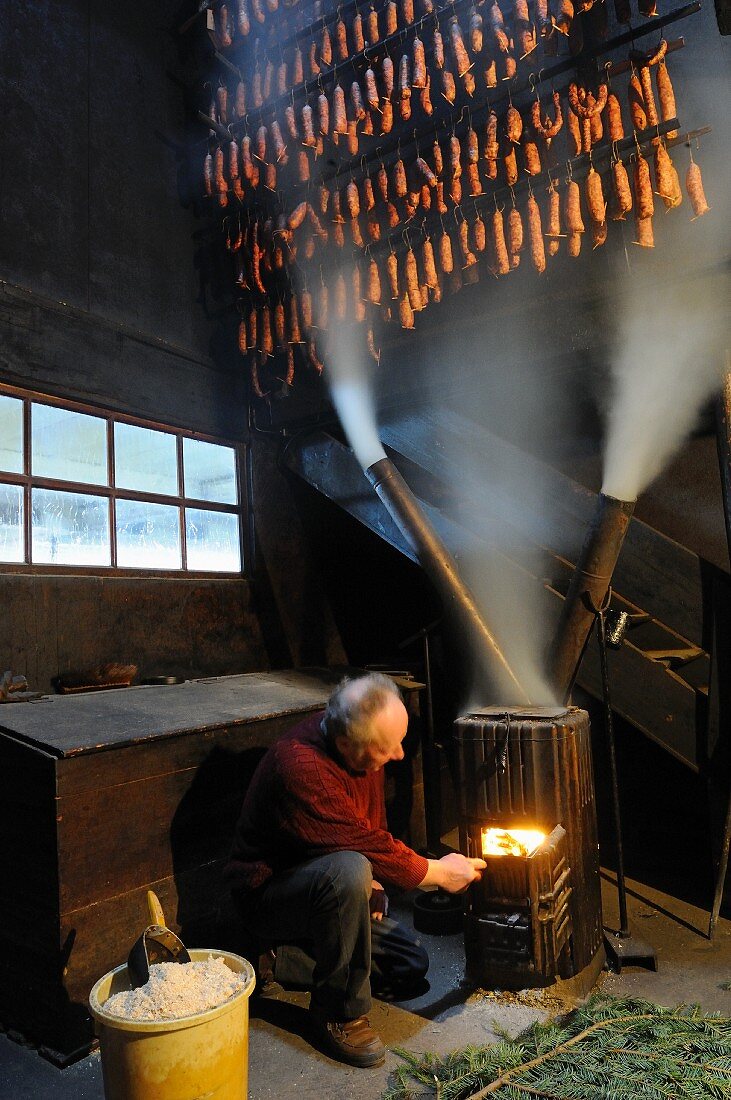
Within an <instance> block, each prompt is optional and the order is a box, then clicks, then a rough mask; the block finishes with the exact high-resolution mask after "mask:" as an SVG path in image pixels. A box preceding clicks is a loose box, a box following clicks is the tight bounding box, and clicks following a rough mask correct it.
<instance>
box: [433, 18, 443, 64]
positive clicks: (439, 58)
mask: <svg viewBox="0 0 731 1100" xmlns="http://www.w3.org/2000/svg"><path fill="white" fill-rule="evenodd" d="M432 59H433V61H434V64H435V65H436V67H437V68H438V69H443V68H444V39H443V38H442V33H441V31H440V30H439V27H436V28H435V30H434V51H433V53H432Z"/></svg>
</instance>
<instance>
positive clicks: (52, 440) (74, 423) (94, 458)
mask: <svg viewBox="0 0 731 1100" xmlns="http://www.w3.org/2000/svg"><path fill="white" fill-rule="evenodd" d="M30 434H31V454H32V459H31V473H32V474H33V475H34V477H54V478H58V479H59V480H60V481H79V482H81V483H82V484H84V485H106V484H107V481H108V478H107V425H106V421H105V420H102V418H101V417H99V416H88V415H87V414H86V413H78V412H71V410H70V409H57V408H56V407H55V406H53V405H38V404H36V403H35V402H33V404H32V405H31V433H30Z"/></svg>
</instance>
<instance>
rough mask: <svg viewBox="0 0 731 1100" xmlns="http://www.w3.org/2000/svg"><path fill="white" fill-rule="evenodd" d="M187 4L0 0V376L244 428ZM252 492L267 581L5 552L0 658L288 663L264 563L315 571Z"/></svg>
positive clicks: (57, 665) (165, 416) (188, 665)
mask: <svg viewBox="0 0 731 1100" xmlns="http://www.w3.org/2000/svg"><path fill="white" fill-rule="evenodd" d="M190 9H191V5H190V4H187V5H183V4H181V3H180V0H154V2H153V0H150V2H147V3H144V4H142V3H139V4H138V3H119V2H118V0H86V2H84V0H68V2H64V3H62V4H58V3H54V2H52V0H18V2H17V3H13V4H3V5H2V14H1V15H0V99H1V100H2V102H3V105H4V119H3V125H2V127H0V382H5V383H8V384H11V385H16V386H22V387H26V388H28V389H31V390H36V391H38V392H39V393H42V394H52V395H55V396H60V397H64V396H65V397H70V398H73V399H76V400H81V401H84V402H87V403H89V404H90V405H92V406H98V407H100V408H104V409H111V410H112V411H120V412H126V413H129V414H132V415H136V416H141V417H144V418H149V419H151V420H156V421H159V422H160V423H162V424H168V425H172V426H176V427H182V428H187V429H192V430H197V431H201V432H203V433H206V434H209V435H213V436H218V437H221V438H224V439H231V440H239V441H243V440H245V439H246V438H247V435H248V430H247V424H246V397H245V384H244V374H243V372H242V370H241V368H240V365H239V362H238V359H237V352H236V338H235V333H236V324H237V320H238V318H237V316H236V314H235V313H234V312H233V311H232V310H228V309H227V306H228V304H229V299H227V298H226V297H225V296H224V295H223V293H222V291H221V290H220V289H219V288H220V287H222V286H224V285H228V286H229V287H230V286H231V284H232V279H231V277H230V273H228V278H226V279H224V277H223V271H222V266H224V265H225V264H226V262H227V259H228V257H227V256H226V255H225V253H224V252H223V250H222V249H221V248H220V243H219V242H218V241H216V242H215V247H214V243H213V242H212V241H209V240H208V238H207V237H206V232H205V224H204V223H203V222H202V221H200V220H198V219H197V218H196V216H195V210H194V206H193V204H192V202H191V199H190V196H189V194H188V193H187V190H186V188H187V180H186V169H185V167H184V159H182V158H181V157H180V155H179V154H180V151H181V150H183V149H184V146H185V143H186V142H187V141H188V140H189V136H190V135H189V133H188V132H187V129H186V127H187V125H188V120H186V115H185V95H184V89H183V87H182V86H181V83H180V81H179V79H178V74H179V73H180V72H182V65H181V63H180V58H179V36H178V32H177V28H178V26H179V24H180V22H181V21H182V19H183V18H184V16H185V15H188V14H190ZM181 12H182V14H181ZM262 446H264V444H262ZM257 508H258V512H259V514H260V515H259V518H260V519H262V520H266V516H267V514H268V513H271V514H272V515H277V516H279V517H280V520H282V522H283V523H284V526H285V527H286V528H287V529H288V531H289V543H291V544H292V545H290V546H288V548H287V553H286V554H284V552H283V551H282V552H281V553H280V552H279V549H278V547H277V544H276V540H270V541H271V542H272V545H270V546H268V548H267V554H266V556H264V555H262V560H261V565H262V573H266V583H258V579H257V578H251V577H250V578H249V579H247V580H243V581H242V580H237V579H231V578H228V579H226V578H221V579H219V580H215V581H210V582H207V581H203V580H201V579H196V578H177V579H176V578H172V577H171V578H169V579H168V578H164V579H159V578H158V579H156V580H152V579H149V580H145V579H144V577H142V578H137V579H130V578H126V579H125V578H121V577H114V576H112V575H110V576H108V577H106V578H104V579H99V578H89V577H82V576H68V575H67V576H64V577H48V576H37V575H28V574H25V575H20V573H22V570H21V571H17V572H18V575H13V576H10V575H8V573H9V570H6V571H5V574H6V575H5V576H4V578H3V586H4V589H5V592H6V598H7V603H6V610H8V611H9V613H7V614H5V615H4V616H2V619H0V663H1V664H2V667H3V668H6V667H11V666H12V668H13V671H14V672H16V673H24V674H26V675H27V676H28V679H29V684H30V686H31V687H33V688H38V689H41V690H49V688H50V682H51V678H52V677H53V676H54V675H56V674H57V673H58V672H60V671H65V670H67V669H69V668H73V667H89V665H92V664H94V663H96V662H100V661H107V660H122V659H123V660H133V661H136V662H137V663H138V664H139V665H140V667H141V669H142V670H143V671H144V672H147V673H149V674H157V673H176V672H177V673H179V674H183V675H186V676H195V675H206V674H213V673H216V674H221V673H233V672H244V671H249V670H253V669H258V668H263V667H267V666H269V665H271V664H275V665H277V664H280V665H281V664H285V665H286V664H292V663H297V661H298V659H299V658H300V656H302V657H303V658H304V656H305V653H304V651H302V647H301V644H300V637H299V632H301V630H303V629H304V626H303V625H302V624H301V623H300V621H299V620H298V619H297V618H296V616H295V617H290V619H288V620H287V621H286V622H285V623H284V625H282V622H281V620H280V618H279V610H278V607H277V598H278V594H279V592H280V587H281V586H280V584H279V578H280V576H281V574H282V572H283V570H284V569H285V567H286V572H287V584H288V585H289V588H288V589H287V591H290V590H291V591H294V592H295V594H298V598H300V599H302V600H303V601H305V600H306V601H309V606H310V609H311V611H312V608H313V607H314V606H315V605H316V604H317V600H318V598H319V597H318V590H317V587H316V583H315V580H314V579H313V578H312V577H311V576H310V572H308V566H307V561H308V559H307V554H306V551H305V550H304V548H301V550H300V552H299V553H297V549H296V546H295V543H296V536H295V534H294V533H293V532H296V531H297V526H296V523H291V524H289V525H287V523H286V516H287V514H288V512H287V509H288V508H290V509H291V508H292V505H291V504H290V503H288V501H287V500H286V499H285V498H284V497H283V496H282V495H281V494H280V492H279V489H278V487H277V484H276V483H275V484H273V485H272V484H269V485H268V490H267V492H266V494H262V497H261V499H260V501H259V502H258V504H257ZM270 527H271V525H269V526H268V527H267V530H269V528H270ZM264 558H265V560H264ZM282 558H284V560H285V566H281V568H280V560H281V559H282ZM293 562H295V563H300V568H301V569H302V570H303V575H302V577H301V578H298V574H297V569H296V568H295V567H293V564H292V563H293ZM285 587H286V585H285ZM284 602H285V597H284V596H282V597H281V600H280V603H282V604H284ZM292 603H293V601H292V600H291V599H290V600H288V601H287V606H289V607H291V606H292ZM278 635H281V638H279V639H278ZM333 644H336V643H333ZM305 649H306V647H305ZM311 656H312V654H310V657H311Z"/></svg>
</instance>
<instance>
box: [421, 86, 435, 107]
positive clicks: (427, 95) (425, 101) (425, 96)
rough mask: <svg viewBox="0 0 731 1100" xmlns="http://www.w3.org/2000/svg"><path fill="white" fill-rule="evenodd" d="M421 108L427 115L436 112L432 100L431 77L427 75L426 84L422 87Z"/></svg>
mask: <svg viewBox="0 0 731 1100" xmlns="http://www.w3.org/2000/svg"><path fill="white" fill-rule="evenodd" d="M421 109H422V111H423V112H424V114H425V115H432V114H434V106H433V104H432V101H431V77H430V76H427V78H426V84H425V85H424V87H423V88H422V89H421Z"/></svg>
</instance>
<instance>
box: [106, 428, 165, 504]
mask: <svg viewBox="0 0 731 1100" xmlns="http://www.w3.org/2000/svg"><path fill="white" fill-rule="evenodd" d="M114 474H115V479H114V480H115V484H116V486H117V488H119V489H136V490H137V492H139V493H160V494H164V495H166V496H177V493H178V447H177V440H176V438H175V436H174V435H169V434H168V433H167V432H158V431H155V430H154V429H153V428H138V427H136V426H135V425H134V424H119V423H117V424H115V425H114Z"/></svg>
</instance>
